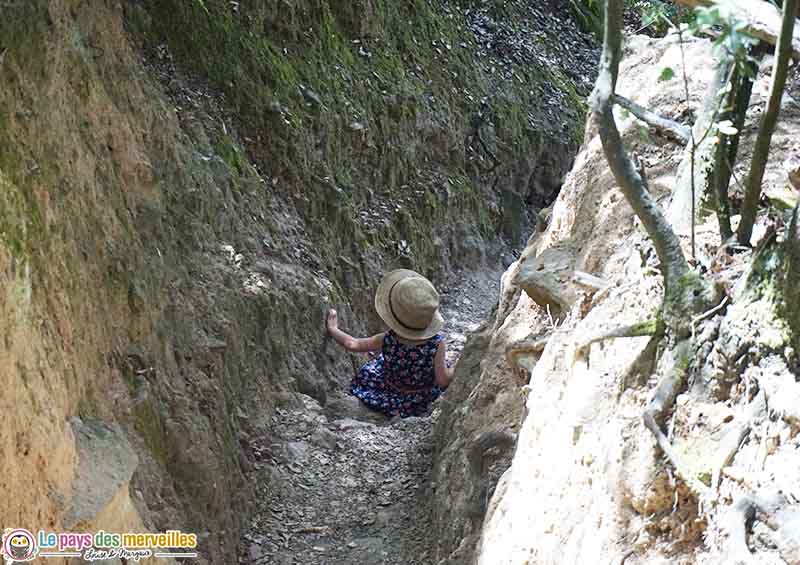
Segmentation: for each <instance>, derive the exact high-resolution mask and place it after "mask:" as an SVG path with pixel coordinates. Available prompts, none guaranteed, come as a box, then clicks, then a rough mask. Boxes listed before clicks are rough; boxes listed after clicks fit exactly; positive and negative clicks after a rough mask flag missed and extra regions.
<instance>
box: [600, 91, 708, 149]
mask: <svg viewBox="0 0 800 565" xmlns="http://www.w3.org/2000/svg"><path fill="white" fill-rule="evenodd" d="M613 101H614V104H617V105H618V106H621V107H622V108H625V109H626V110H627V111H629V112H630V113H631V114H633V115H634V116H636V117H637V118H638V119H640V120H641V121H643V122H644V123H646V124H647V125H648V126H652V128H653V129H655V130H656V132H658V133H660V134H662V135H663V136H664V137H666V138H668V139H670V140H672V141H677V142H678V143H680V144H681V145H686V144H687V143H689V140H691V138H692V132H691V130H690V129H689V128H688V127H687V126H685V125H683V124H681V123H678V122H676V121H674V120H670V119H669V118H665V117H663V116H659V115H658V114H656V113H655V112H652V111H650V110H648V109H647V108H645V107H644V106H640V105H639V104H637V103H636V102H634V101H633V100H629V99H628V98H625V97H624V96H620V95H619V94H614V97H613Z"/></svg>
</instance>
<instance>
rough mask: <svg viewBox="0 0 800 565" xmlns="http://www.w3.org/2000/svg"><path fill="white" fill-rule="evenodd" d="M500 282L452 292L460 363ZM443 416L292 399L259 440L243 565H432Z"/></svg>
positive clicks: (447, 289)
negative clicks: (389, 415)
mask: <svg viewBox="0 0 800 565" xmlns="http://www.w3.org/2000/svg"><path fill="white" fill-rule="evenodd" d="M500 274H501V273H500V272H499V271H494V270H491V269H489V270H485V271H478V272H472V273H469V274H466V275H463V276H459V277H457V278H453V279H452V280H451V281H450V282H449V284H447V285H445V286H444V287H443V288H442V309H443V312H444V314H445V318H446V320H447V321H448V326H447V330H446V331H447V343H448V346H449V355H450V357H451V361H454V360H455V359H456V358H457V356H458V353H459V352H460V351H461V348H462V347H463V345H464V342H465V341H466V334H467V333H469V332H470V331H472V330H474V329H475V328H476V327H477V325H478V323H479V322H480V321H482V320H483V319H484V318H485V317H486V315H487V314H488V311H489V309H490V308H491V306H492V305H493V304H494V302H495V301H496V297H497V293H498V287H499V279H500ZM348 378H349V375H342V391H344V390H345V389H346V386H347V379H348ZM332 396H333V395H332ZM438 413H439V411H438V410H437V409H436V407H434V410H433V413H432V415H431V416H430V417H425V418H406V419H400V418H395V419H392V420H387V419H386V418H384V417H383V416H381V415H379V414H376V413H373V412H371V411H369V410H367V409H365V408H363V407H362V406H361V405H360V403H359V401H357V400H356V399H355V398H354V397H352V396H345V395H344V394H342V395H340V396H338V397H333V398H330V399H329V400H328V402H327V403H326V405H325V406H324V407H323V406H321V405H320V404H319V403H318V402H317V401H316V400H314V399H312V398H311V397H308V396H305V395H298V396H296V397H294V396H293V397H291V399H290V400H288V401H287V402H286V403H284V405H283V406H282V407H281V408H279V409H278V410H277V411H276V413H275V415H274V416H273V417H272V419H271V421H270V422H268V423H265V427H264V428H263V429H262V432H260V433H258V434H254V435H253V437H252V441H251V445H250V449H251V450H252V452H253V455H254V459H255V460H256V463H255V466H254V469H253V471H252V473H251V476H250V480H251V481H255V482H256V483H257V485H258V486H257V487H256V495H257V497H258V501H256V507H257V509H256V512H255V513H254V516H253V519H252V520H251V522H250V527H249V531H248V532H247V533H246V534H245V535H244V539H243V540H242V543H241V544H240V555H239V562H240V563H251V564H256V563H265V564H276V565H290V564H294V563H297V564H300V563H302V564H304V565H309V564H318V565H323V564H334V563H336V564H342V565H344V564H353V565H356V564H357V565H371V564H375V565H378V564H387V565H388V564H401V563H402V564H408V563H428V562H431V561H432V560H433V556H432V549H431V547H430V545H429V544H430V541H431V539H430V510H431V508H430V500H431V492H430V491H431V489H432V488H434V486H433V485H431V484H430V483H429V481H428V475H429V471H430V467H431V463H432V449H433V443H432V437H431V435H432V434H431V431H432V429H433V425H434V423H435V421H436V419H437V416H438Z"/></svg>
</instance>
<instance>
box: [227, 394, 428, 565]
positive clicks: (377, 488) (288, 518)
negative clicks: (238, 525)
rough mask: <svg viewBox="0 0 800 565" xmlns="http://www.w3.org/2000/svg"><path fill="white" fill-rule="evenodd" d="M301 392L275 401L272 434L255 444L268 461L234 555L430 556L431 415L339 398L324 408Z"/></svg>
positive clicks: (285, 560)
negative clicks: (391, 414)
mask: <svg viewBox="0 0 800 565" xmlns="http://www.w3.org/2000/svg"><path fill="white" fill-rule="evenodd" d="M301 398H302V401H303V406H302V407H298V408H292V409H279V410H278V412H277V415H276V416H275V421H274V428H273V429H274V432H275V433H276V434H278V435H277V436H275V437H273V438H272V443H271V444H270V445H266V446H260V447H257V448H256V449H258V450H261V453H262V454H263V457H264V461H265V462H266V463H267V464H266V465H264V466H263V467H262V468H261V470H260V471H259V472H258V473H257V477H256V480H257V481H258V482H259V487H258V489H257V494H258V497H259V501H258V502H257V506H258V512H257V513H256V516H255V518H254V519H253V520H252V522H251V528H250V532H249V533H248V534H247V535H246V536H245V543H243V544H242V552H243V554H242V555H241V556H240V562H242V563H270V564H272V563H274V564H276V565H277V564H280V565H284V564H285V565H289V564H294V563H306V564H319V565H322V564H328V563H337V564H350V563H352V564H354V565H355V564H365V565H369V564H376V565H377V564H384V563H385V564H394V563H397V564H400V563H426V562H428V561H429V559H427V557H428V556H427V546H426V541H427V540H426V531H425V528H426V525H427V517H426V505H425V500H426V499H427V498H428V497H427V496H426V493H425V492H424V491H425V488H426V487H425V485H426V484H427V483H426V475H427V472H428V469H429V461H430V459H431V442H430V432H431V423H430V421H429V420H428V419H422V418H408V419H405V420H400V419H398V420H391V421H390V420H386V419H384V421H383V422H379V421H378V420H377V418H375V417H374V416H372V415H371V414H369V413H360V412H361V409H360V407H359V406H357V405H355V404H353V405H351V406H350V409H349V410H348V409H347V408H346V407H347V406H348V404H349V403H348V402H346V401H343V402H339V403H336V404H338V405H339V406H338V408H337V413H335V414H329V413H326V411H325V410H324V409H323V408H322V407H321V406H320V405H319V404H318V403H317V402H316V401H315V400H313V399H311V398H310V397H307V396H302V397H301ZM342 400H344V399H342ZM354 400H355V399H354ZM340 410H341V411H340ZM357 418H364V419H357ZM265 439H266V438H265Z"/></svg>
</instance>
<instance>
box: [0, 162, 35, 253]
mask: <svg viewBox="0 0 800 565" xmlns="http://www.w3.org/2000/svg"><path fill="white" fill-rule="evenodd" d="M28 216H29V213H28V205H27V202H26V200H25V196H24V195H23V194H22V192H21V191H20V190H19V189H18V188H17V187H16V186H15V185H14V184H12V183H11V182H10V181H9V180H8V178H7V177H6V176H5V174H3V171H2V169H0V245H3V246H4V247H5V248H7V249H8V250H9V252H10V253H11V255H12V257H15V258H16V259H19V260H23V261H27V260H28V258H29V256H30V241H29V239H28Z"/></svg>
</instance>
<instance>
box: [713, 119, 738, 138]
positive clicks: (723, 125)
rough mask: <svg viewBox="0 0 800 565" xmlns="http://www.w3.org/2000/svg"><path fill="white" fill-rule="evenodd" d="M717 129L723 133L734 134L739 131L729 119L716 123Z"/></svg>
mask: <svg viewBox="0 0 800 565" xmlns="http://www.w3.org/2000/svg"><path fill="white" fill-rule="evenodd" d="M717 129H718V130H719V132H720V133H722V134H725V135H736V134H737V133H739V130H738V129H736V127H735V126H734V125H733V122H732V121H730V120H722V121H721V122H719V123H717Z"/></svg>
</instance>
